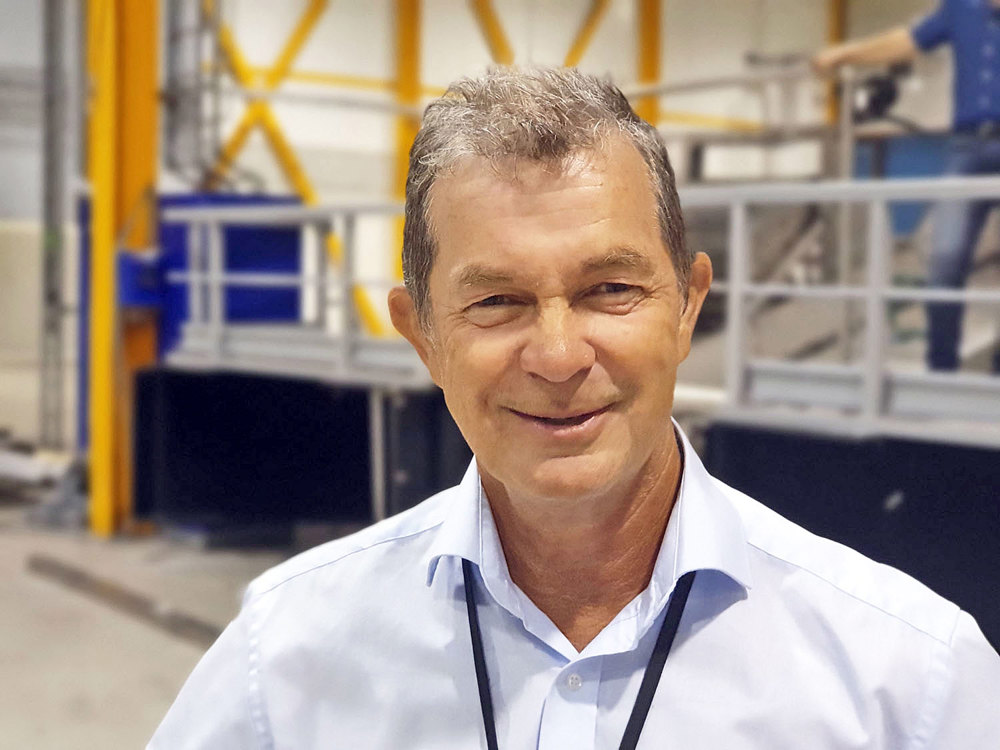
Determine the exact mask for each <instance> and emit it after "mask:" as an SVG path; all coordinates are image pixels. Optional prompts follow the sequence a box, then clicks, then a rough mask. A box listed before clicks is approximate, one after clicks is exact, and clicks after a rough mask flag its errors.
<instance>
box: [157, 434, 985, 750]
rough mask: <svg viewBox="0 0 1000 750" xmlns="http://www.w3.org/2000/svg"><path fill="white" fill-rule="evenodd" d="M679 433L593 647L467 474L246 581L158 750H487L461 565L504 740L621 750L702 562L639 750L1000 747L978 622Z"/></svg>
mask: <svg viewBox="0 0 1000 750" xmlns="http://www.w3.org/2000/svg"><path fill="white" fill-rule="evenodd" d="M683 442H684V445H683V449H684V454H685V468H684V473H683V477H682V482H681V488H680V492H679V495H678V502H677V505H676V506H675V508H674V511H673V513H672V515H671V518H670V522H669V524H668V526H667V532H666V535H665V537H664V540H663V543H662V545H661V548H660V552H659V556H658V558H657V561H656V565H655V568H654V571H653V576H652V580H651V581H650V584H649V587H648V588H647V589H646V590H645V591H643V592H642V593H641V594H639V596H637V597H636V598H635V599H634V600H633V601H632V602H631V603H629V604H628V606H626V607H625V608H624V609H623V610H622V611H621V612H620V613H619V614H618V616H617V617H615V619H614V620H613V621H612V622H611V623H610V624H609V625H608V626H607V627H606V628H605V629H604V630H603V631H602V632H601V633H600V634H599V635H598V636H597V637H596V638H595V639H594V640H593V641H592V642H591V643H589V644H588V645H587V646H586V647H585V648H584V649H583V651H581V652H577V650H576V649H575V648H574V647H573V646H572V645H571V644H570V643H569V641H567V639H566V637H565V636H564V635H563V634H562V633H561V632H560V631H559V630H558V629H557V628H556V627H555V626H554V625H553V623H552V622H551V621H550V620H549V618H548V617H547V616H546V615H545V614H544V613H542V612H541V611H540V610H539V609H538V608H537V607H536V606H535V605H534V604H533V603H532V602H531V600H530V599H528V598H527V596H525V594H524V593H523V592H522V591H521V590H520V589H519V588H518V587H517V585H516V584H515V583H513V582H512V581H511V579H510V576H509V575H508V571H507V565H506V562H505V560H504V555H503V551H502V548H501V545H500V541H499V538H498V537H497V532H496V527H495V526H494V523H493V518H492V516H491V514H490V510H489V504H488V502H487V500H486V498H485V496H484V494H483V492H482V489H481V485H480V481H479V475H478V473H477V470H476V466H475V463H474V462H473V464H472V466H471V467H470V468H469V471H468V472H467V474H466V476H465V478H464V479H463V481H462V483H461V484H460V485H459V486H457V487H454V488H451V489H449V490H446V491H444V492H442V493H440V494H438V495H436V496H434V497H433V498H431V499H429V500H427V501H426V502H424V503H422V504H421V505H419V506H418V507H416V508H414V509H412V510H410V511H408V512H406V513H403V514H401V515H399V516H396V517H394V518H391V519H389V520H387V521H384V522H382V523H379V524H377V525H375V526H372V527H370V528H368V529H366V530H364V531H362V532H360V533H358V534H355V535H353V536H350V537H347V538H344V539H340V540H337V541H334V542H331V543H329V544H325V545H323V546H321V547H317V548H316V549H313V550H311V551H309V552H306V553H305V554H302V555H299V556H298V557H295V558H293V559H291V560H289V561H288V562H285V563H283V564H282V565H279V566H277V567H276V568H274V569H272V570H270V571H268V572H266V573H264V574H263V575H262V576H261V577H259V578H258V579H257V580H256V581H254V582H253V583H252V584H251V585H250V587H249V589H248V591H247V594H246V598H245V601H244V606H243V608H242V611H241V612H240V614H239V616H238V617H237V618H236V619H235V620H234V621H233V622H232V623H231V624H230V625H229V627H228V628H227V629H226V631H225V632H224V633H223V634H222V636H221V637H220V638H219V640H218V641H217V642H216V644H215V645H214V646H212V648H211V649H210V650H209V651H208V653H207V654H206V655H205V657H204V658H203V659H202V661H201V663H200V664H199V665H198V666H197V667H196V669H195V670H194V672H193V673H192V675H191V677H190V678H189V679H188V681H187V684H186V685H185V686H184V688H183V690H182V691H181V693H180V695H179V697H178V698H177V700H176V702H175V703H174V705H173V707H172V708H171V709H170V712H169V713H168V714H167V716H166V718H165V719H164V721H163V723H162V725H161V726H160V728H159V730H158V731H157V733H156V735H155V736H154V738H153V740H152V741H151V744H150V747H151V748H156V749H157V750H194V749H195V748H198V749H201V748H204V749H205V750H228V749H229V748H234V749H235V748H241V749H242V748H255V749H258V748H259V749H261V750H270V749H271V748H275V749H278V748H280V749H291V748H295V749H296V750H306V749H307V748H324V749H340V748H343V749H344V750H377V749H379V748H393V749H394V750H395V749H398V748H427V749H428V750H431V749H433V750H449V749H453V750H470V748H485V747H486V741H485V736H484V733H483V727H482V718H481V714H480V707H479V698H478V694H477V688H476V676H475V668H474V665H473V659H472V648H471V645H470V636H469V626H468V621H467V615H466V611H465V599H464V593H463V586H462V570H461V559H462V558H466V559H468V560H470V561H471V562H472V563H473V564H474V566H475V569H476V570H477V571H478V575H477V581H476V586H477V591H476V597H477V601H478V602H479V605H478V606H479V616H480V619H481V623H482V628H483V641H484V645H485V653H486V662H487V666H488V669H489V674H490V679H491V687H492V692H493V701H494V704H495V707H496V713H497V731H498V734H499V741H500V748H501V750H511V749H516V750H527V748H540V749H541V750H567V748H572V749H573V750H586V749H588V748H612V749H613V748H617V747H618V743H619V741H620V740H621V736H622V733H623V731H624V729H625V724H626V722H627V720H628V716H629V713H630V711H631V709H632V705H633V703H634V702H635V696H636V693H637V692H638V689H639V682H640V680H641V678H642V673H643V670H644V667H645V665H646V661H647V659H648V657H649V654H650V651H651V649H652V645H653V641H654V640H655V637H656V633H657V630H658V628H659V625H660V622H661V620H662V617H663V613H664V606H665V604H666V602H667V600H668V598H669V596H670V593H671V591H672V590H673V588H674V585H675V583H676V581H677V579H678V578H679V577H680V576H681V575H682V574H684V573H685V572H687V571H692V570H696V571H698V574H697V577H696V579H695V583H694V587H693V589H692V591H691V595H690V599H689V600H688V604H687V608H686V610H685V612H684V616H683V619H682V621H681V625H680V630H679V632H678V635H677V638H676V640H675V642H674V646H673V650H672V651H671V653H670V657H669V659H668V660H667V664H666V668H665V669H664V671H663V675H662V678H661V680H660V684H659V688H658V690H657V692H656V696H655V699H654V701H653V704H652V708H651V710H650V713H649V717H648V719H647V721H646V725H645V728H644V730H643V732H642V736H641V738H640V741H639V748H660V747H663V748H684V749H685V750H691V749H694V748H707V749H710V750H744V749H747V750H749V749H750V748H755V749H760V750H764V749H766V750H782V749H785V748H787V749H789V750H791V749H793V748H794V750H802V748H809V749H810V750H822V749H825V748H831V749H832V748H892V749H893V750H904V749H905V750H918V749H921V750H926V749H928V748H940V749H941V750H957V749H959V748H960V749H961V750H978V749H979V748H997V747H998V746H1000V710H998V706H1000V657H998V655H997V653H996V652H995V651H994V650H993V649H992V648H991V647H990V646H989V644H988V643H987V641H986V640H985V638H984V637H983V635H982V633H981V632H980V631H979V629H978V627H977V626H976V624H975V622H974V621H973V619H972V618H971V617H970V616H969V615H968V614H966V613H964V612H962V611H961V610H959V608H958V607H956V606H955V605H953V604H951V603H949V602H947V601H945V600H944V599H942V598H941V597H939V596H937V595H936V594H934V593H933V592H931V591H930V590H929V589H927V588H925V587H924V586H923V585H921V584H919V583H917V582H916V581H914V580H913V579H912V578H909V577H907V576H906V575H904V574H903V573H900V572H899V571H897V570H894V569H892V568H889V567H887V566H884V565H879V564H877V563H874V562H872V561H870V560H868V559H866V558H865V557H863V556H861V555H860V554H858V553H856V552H854V551H852V550H850V549H848V548H846V547H843V546H841V545H839V544H836V543H834V542H831V541H828V540H825V539H821V538H819V537H816V536H813V535H812V534H810V533H808V532H806V531H805V530H803V529H801V528H799V527H798V526H795V525H794V524H792V523H790V522H789V521H787V520H785V519H784V518H782V517H780V516H778V515H776V514H775V513H773V512H772V511H770V510H768V509H767V508H765V507H764V506H763V505H761V504H759V503H757V502H756V501H754V500H752V499H750V498H749V497H746V496H745V495H742V494H741V493H739V492H737V491H736V490H733V489H731V488H730V487H727V486H726V485H724V484H722V483H721V482H719V481H718V480H716V479H713V478H712V477H711V476H709V475H708V473H707V472H706V471H705V469H704V467H703V466H702V464H701V462H700V461H699V459H698V457H697V456H696V455H695V453H694V451H693V450H692V449H691V446H690V444H688V442H687V439H686V438H684V440H683ZM779 469H780V467H776V470H779ZM575 554H580V555H586V554H587V550H586V549H580V550H576V551H575Z"/></svg>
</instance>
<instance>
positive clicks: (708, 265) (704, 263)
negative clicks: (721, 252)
mask: <svg viewBox="0 0 1000 750" xmlns="http://www.w3.org/2000/svg"><path fill="white" fill-rule="evenodd" d="M710 286H712V261H711V259H710V258H709V257H708V256H707V255H706V254H705V253H697V254H696V255H695V256H694V260H692V261H691V276H690V278H689V279H688V291H687V300H686V302H687V304H686V305H685V307H684V309H683V310H681V319H680V325H679V328H678V341H677V344H678V350H679V354H680V358H681V360H684V359H685V358H686V357H687V355H688V353H689V352H690V351H691V336H692V335H693V334H694V326H695V324H696V323H697V322H698V315H699V314H700V313H701V306H702V304H703V303H704V302H705V297H706V296H707V295H708V289H709V287H710Z"/></svg>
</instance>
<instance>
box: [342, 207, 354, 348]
mask: <svg viewBox="0 0 1000 750" xmlns="http://www.w3.org/2000/svg"><path fill="white" fill-rule="evenodd" d="M355 223H356V217H355V215H354V214H351V213H348V214H344V236H343V255H342V256H341V258H340V314H341V323H342V326H343V330H342V331H341V332H340V343H341V351H342V355H343V358H344V360H343V365H344V367H345V368H346V367H348V366H349V364H350V362H351V359H352V358H353V356H354V348H355V347H354V342H355V339H356V337H357V330H356V326H355V315H354V304H353V303H354V251H355V247H354V241H355Z"/></svg>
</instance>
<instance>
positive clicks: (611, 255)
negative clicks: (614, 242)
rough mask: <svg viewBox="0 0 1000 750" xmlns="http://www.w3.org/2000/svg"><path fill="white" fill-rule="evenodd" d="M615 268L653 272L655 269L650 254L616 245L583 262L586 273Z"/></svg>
mask: <svg viewBox="0 0 1000 750" xmlns="http://www.w3.org/2000/svg"><path fill="white" fill-rule="evenodd" d="M615 268H622V269H629V270H633V271H641V272H643V273H651V272H652V270H653V263H652V261H650V259H649V257H648V256H646V255H644V254H643V253H640V252H639V251H638V250H636V249H634V248H631V247H616V248H615V249H614V250H610V251H609V252H608V253H606V254H605V255H604V256H603V257H600V258H594V259H591V260H588V261H586V262H585V263H584V264H583V270H584V272H586V273H594V272H595V271H608V270H611V269H615Z"/></svg>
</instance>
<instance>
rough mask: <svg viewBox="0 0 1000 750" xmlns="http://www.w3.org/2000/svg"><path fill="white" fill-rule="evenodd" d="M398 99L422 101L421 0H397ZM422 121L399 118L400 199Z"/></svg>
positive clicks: (399, 224)
mask: <svg viewBox="0 0 1000 750" xmlns="http://www.w3.org/2000/svg"><path fill="white" fill-rule="evenodd" d="M396 100H397V101H398V102H399V103H400V104H404V105H406V106H408V107H416V106H417V105H418V104H419V103H420V0H396ZM419 127H420V122H419V120H417V119H416V118H415V117H412V116H410V115H405V114H401V115H399V116H398V117H397V118H396V164H395V169H394V174H393V183H392V184H393V195H394V197H396V198H398V199H399V200H403V198H404V197H405V196H406V173H407V171H408V169H409V165H410V146H412V145H413V139H414V138H415V137H416V135H417V129H418V128H419ZM395 246H396V249H397V252H396V256H395V261H396V262H395V271H396V277H397V278H400V279H401V278H403V256H402V255H401V254H400V253H399V252H398V251H399V249H400V248H402V247H403V217H402V216H400V217H399V218H398V219H397V220H396V245H395Z"/></svg>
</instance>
